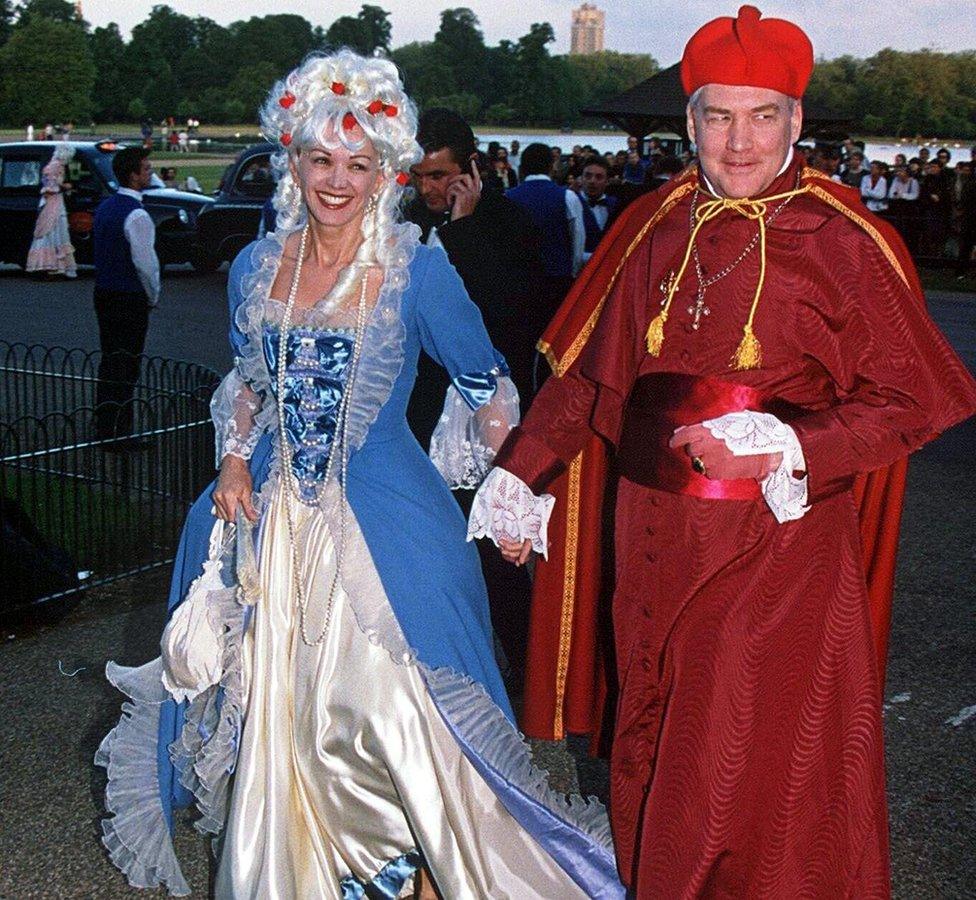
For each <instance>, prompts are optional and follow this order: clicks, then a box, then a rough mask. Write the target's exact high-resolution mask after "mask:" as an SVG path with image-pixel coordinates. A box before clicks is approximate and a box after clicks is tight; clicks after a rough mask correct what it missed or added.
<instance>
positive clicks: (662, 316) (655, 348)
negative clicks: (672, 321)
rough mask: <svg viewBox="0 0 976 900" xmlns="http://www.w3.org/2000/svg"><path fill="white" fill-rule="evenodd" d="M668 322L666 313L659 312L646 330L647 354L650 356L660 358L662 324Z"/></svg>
mask: <svg viewBox="0 0 976 900" xmlns="http://www.w3.org/2000/svg"><path fill="white" fill-rule="evenodd" d="M667 320H668V316H667V313H663V312H660V313H658V314H657V315H656V316H655V317H654V321H653V322H651V324H650V325H649V326H648V328H647V352H648V353H650V354H651V356H660V355H661V347H663V346H664V323H665V322H666V321H667Z"/></svg>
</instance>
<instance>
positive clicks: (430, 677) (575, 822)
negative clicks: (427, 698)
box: [420, 663, 613, 859]
mask: <svg viewBox="0 0 976 900" xmlns="http://www.w3.org/2000/svg"><path fill="white" fill-rule="evenodd" d="M420 671H421V673H422V674H423V676H424V681H425V683H426V685H427V689H428V690H429V691H430V694H431V696H432V697H433V698H434V701H435V702H436V703H437V708H438V709H439V710H440V712H441V715H442V716H443V717H444V718H445V719H446V720H447V721H448V722H450V724H451V725H452V727H453V729H454V730H455V731H456V732H457V733H458V734H460V735H462V736H463V738H464V740H465V742H466V743H467V745H468V746H469V747H470V748H471V750H472V751H473V752H474V753H475V755H477V757H478V758H479V760H480V761H481V762H482V763H484V764H485V765H487V766H488V767H490V768H491V769H492V770H493V771H494V772H495V773H496V774H497V775H498V776H499V777H501V778H503V779H504V780H505V781H507V782H508V783H509V784H511V785H512V786H513V787H515V788H517V789H518V790H520V791H522V792H523V793H524V794H525V795H526V796H527V797H529V798H531V799H532V800H534V801H535V802H536V803H538V804H539V805H541V806H545V807H546V808H548V809H549V810H550V811H552V812H554V813H558V815H559V818H561V819H562V820H563V822H565V823H566V824H567V825H570V826H571V827H573V828H575V829H576V830H578V831H581V832H582V833H583V834H585V835H587V836H589V837H590V838H592V839H593V841H594V842H595V843H597V844H599V845H600V846H601V847H602V848H603V849H604V850H606V851H607V853H609V854H610V857H611V859H612V858H613V837H612V836H611V833H610V820H609V819H608V818H607V812H606V808H605V807H604V805H603V804H602V803H601V802H600V801H599V800H598V799H597V798H596V797H588V798H584V797H583V796H582V795H581V794H560V793H558V792H557V791H554V790H553V789H552V788H551V787H550V786H549V773H548V772H547V771H546V770H545V769H540V768H539V767H538V766H536V765H535V763H533V762H532V748H531V747H530V746H529V745H528V743H527V742H526V740H525V737H524V736H523V735H522V733H521V732H520V731H518V729H517V728H515V726H514V725H512V723H511V722H510V721H509V720H508V718H507V717H506V716H505V714H504V713H503V712H502V711H501V710H500V709H499V708H498V706H497V704H496V703H495V701H494V700H492V699H491V697H490V696H489V695H488V692H487V691H486V690H485V688H484V686H483V685H482V684H480V683H479V682H477V681H475V680H474V679H472V678H471V677H470V676H468V675H462V674H461V673H460V672H456V671H454V670H453V669H451V668H448V667H443V668H439V669H431V668H428V667H427V666H425V665H423V664H422V663H421V664H420Z"/></svg>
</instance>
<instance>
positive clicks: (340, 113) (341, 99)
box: [261, 49, 423, 262]
mask: <svg viewBox="0 0 976 900" xmlns="http://www.w3.org/2000/svg"><path fill="white" fill-rule="evenodd" d="M347 115H352V116H353V117H354V118H355V119H356V122H358V123H359V126H360V127H361V128H362V130H363V132H364V133H365V134H366V137H367V138H368V139H369V140H370V141H371V142H372V144H373V147H374V148H375V149H376V152H377V154H378V156H379V161H380V168H381V171H382V173H383V175H384V177H385V183H384V185H383V187H382V189H381V190H380V192H379V197H378V201H379V202H378V205H377V208H376V215H375V218H374V217H372V216H365V217H364V218H363V236H364V238H366V243H367V244H373V247H374V249H375V253H376V255H377V258H379V260H380V262H384V260H383V256H384V249H385V244H386V241H385V240H384V237H386V236H388V235H389V226H390V225H392V224H393V223H395V222H396V221H397V219H398V217H399V206H400V196H401V194H402V192H403V188H404V186H405V185H404V184H401V183H400V181H404V182H405V181H406V175H407V174H408V173H409V170H410V167H411V166H412V165H413V164H414V163H415V162H417V161H418V160H419V159H420V158H421V157H422V156H423V151H422V150H421V149H420V145H419V144H418V143H417V140H416V134H417V109H416V107H415V106H414V104H413V101H411V100H410V98H409V97H407V95H406V94H405V93H404V91H403V84H402V82H401V81H400V73H399V72H398V70H397V67H396V66H395V65H394V64H393V63H392V62H390V61H389V60H388V59H380V58H376V57H364V56H360V55H359V54H358V53H354V52H353V51H352V50H348V49H342V50H337V51H336V52H334V53H329V54H322V53H315V54H312V55H310V56H308V57H307V58H306V59H305V61H304V62H303V63H302V64H301V65H300V66H298V68H297V69H294V70H293V71H292V72H290V73H289V74H288V75H287V76H286V77H285V78H283V79H282V80H281V81H279V82H278V83H277V84H276V85H275V86H274V87H273V88H272V89H271V92H270V93H269V94H268V99H267V100H266V101H265V103H264V106H263V107H262V109H261V129H262V131H263V132H264V135H265V137H266V138H267V139H268V140H269V141H271V142H273V143H276V144H278V145H279V147H280V149H279V151H278V152H277V153H275V154H274V155H273V156H272V158H271V164H272V166H273V167H274V170H275V174H276V176H277V178H278V187H277V190H276V191H275V195H274V207H275V210H277V213H278V218H277V227H278V228H284V229H292V228H295V227H297V226H298V225H299V224H300V223H301V222H302V221H303V220H304V218H305V209H304V204H303V203H302V197H301V189H300V187H299V185H297V184H296V183H295V180H294V178H293V177H292V174H291V169H290V168H289V165H288V163H289V160H290V159H291V157H292V155H293V154H298V153H300V152H301V150H302V148H304V147H310V146H313V145H318V146H324V147H328V146H329V145H328V144H327V143H326V135H331V136H336V137H338V140H339V141H341V142H342V144H343V145H344V146H345V147H346V148H347V149H349V150H357V149H359V147H361V146H362V144H363V141H362V139H360V140H359V141H354V140H353V139H352V138H351V137H347V134H348V129H347V128H344V127H343V121H344V120H346V116H347ZM332 146H336V142H335V140H334V139H333V140H332ZM401 173H403V174H401ZM398 175H400V181H398V180H397V176H398ZM374 228H375V231H374ZM373 237H375V238H376V240H375V242H374V241H371V240H370V239H371V238H373Z"/></svg>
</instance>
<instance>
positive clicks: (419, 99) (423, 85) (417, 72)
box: [390, 41, 456, 109]
mask: <svg viewBox="0 0 976 900" xmlns="http://www.w3.org/2000/svg"><path fill="white" fill-rule="evenodd" d="M390 58H391V59H392V60H393V62H395V63H396V64H397V66H399V68H400V71H401V72H402V73H403V83H404V86H405V87H406V89H407V93H408V94H409V95H410V96H411V97H412V98H413V101H414V103H416V104H417V106H419V107H420V108H421V109H423V108H424V107H426V106H432V105H433V103H432V102H431V100H432V98H434V97H438V96H444V95H450V94H453V93H455V90H456V83H455V81H454V73H453V72H452V71H451V68H450V66H449V65H448V64H447V62H446V61H445V60H444V59H443V58H442V56H441V55H440V54H439V53H438V52H437V50H436V48H435V47H434V45H433V44H432V42H430V41H417V42H414V43H412V44H404V45H403V46H402V47H398V48H397V49H396V50H394V51H393V53H392V54H391V55H390Z"/></svg>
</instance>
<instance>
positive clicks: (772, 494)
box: [702, 410, 810, 522]
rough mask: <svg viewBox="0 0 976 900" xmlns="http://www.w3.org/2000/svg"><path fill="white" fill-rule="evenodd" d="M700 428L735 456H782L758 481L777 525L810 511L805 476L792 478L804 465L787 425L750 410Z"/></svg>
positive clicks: (712, 421)
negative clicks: (718, 440) (720, 442)
mask: <svg viewBox="0 0 976 900" xmlns="http://www.w3.org/2000/svg"><path fill="white" fill-rule="evenodd" d="M702 425H704V426H705V428H707V429H708V430H709V431H710V432H711V434H712V436H713V437H717V438H719V439H720V440H721V441H723V442H724V444H725V446H726V447H728V448H729V450H730V451H731V452H732V453H733V454H734V455H735V456H758V455H760V454H765V453H782V454H783V461H782V462H781V463H780V465H779V468H778V469H776V471H775V472H772V473H770V474H769V475H767V476H766V477H765V478H764V479H763V481H762V482H761V487H762V493H763V497H764V498H765V500H766V504H767V505H768V506H769V508H770V510H772V513H773V515H774V516H775V517H776V521H777V522H790V521H793V520H794V519H799V518H802V517H803V515H804V514H805V513H806V511H807V510H808V509H809V508H810V506H809V505H808V502H807V494H808V491H807V487H808V484H807V476H806V475H804V476H803V477H802V478H795V477H794V476H793V473H794V472H801V471H802V472H805V471H806V467H807V466H806V460H805V459H804V458H803V448H802V447H800V441H799V438H797V436H796V432H794V431H793V429H792V428H790V426H789V425H786V424H784V423H783V422H780V420H779V419H777V418H776V416H773V415H770V414H769V413H758V412H753V411H751V410H745V411H744V412H734V413H727V414H726V415H724V416H721V417H719V418H718V419H709V420H708V421H707V422H702Z"/></svg>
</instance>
